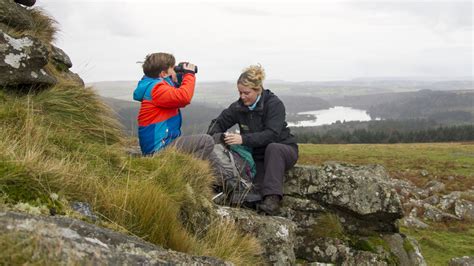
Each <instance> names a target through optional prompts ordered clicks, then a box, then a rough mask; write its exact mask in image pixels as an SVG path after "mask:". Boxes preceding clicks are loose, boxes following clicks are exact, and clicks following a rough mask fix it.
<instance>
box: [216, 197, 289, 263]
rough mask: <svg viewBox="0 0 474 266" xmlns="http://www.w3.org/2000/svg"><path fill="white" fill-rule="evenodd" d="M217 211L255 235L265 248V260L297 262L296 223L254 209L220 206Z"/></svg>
mask: <svg viewBox="0 0 474 266" xmlns="http://www.w3.org/2000/svg"><path fill="white" fill-rule="evenodd" d="M217 213H218V214H219V215H220V216H221V217H222V218H224V219H230V220H233V221H235V223H236V224H237V226H238V227H239V228H240V229H241V230H242V231H243V232H246V233H250V234H252V235H254V236H255V237H256V238H257V239H258V240H259V242H260V244H261V245H262V247H263V248H264V251H263V254H262V255H263V257H264V258H265V261H266V262H268V263H269V264H273V265H291V264H294V263H295V253H294V248H295V231H296V224H295V223H294V222H292V221H290V220H288V219H285V218H283V217H278V216H262V215H258V214H257V213H255V212H254V211H250V210H245V209H239V208H231V207H225V206H219V207H218V209H217Z"/></svg>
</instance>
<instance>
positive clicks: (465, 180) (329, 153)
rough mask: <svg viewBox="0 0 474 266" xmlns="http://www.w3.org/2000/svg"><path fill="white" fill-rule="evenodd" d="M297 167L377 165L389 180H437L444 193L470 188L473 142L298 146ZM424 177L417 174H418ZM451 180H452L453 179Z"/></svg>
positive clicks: (473, 172)
mask: <svg viewBox="0 0 474 266" xmlns="http://www.w3.org/2000/svg"><path fill="white" fill-rule="evenodd" d="M299 147H300V158H299V160H298V164H322V163H324V162H326V161H341V162H348V163H353V164H381V165H383V166H384V167H385V168H386V169H387V171H388V172H389V174H390V176H391V177H393V178H399V179H407V180H411V181H412V182H413V183H414V184H416V185H417V186H423V185H424V184H425V183H426V182H427V181H429V180H433V179H436V180H440V181H441V182H443V183H445V184H446V190H447V191H463V190H466V189H470V188H473V186H474V142H469V143H415V144H413V143H409V144H407V143H403V144H300V145H299ZM422 170H426V171H428V175H426V176H423V175H421V171H422ZM453 177H454V178H453Z"/></svg>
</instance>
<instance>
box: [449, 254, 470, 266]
mask: <svg viewBox="0 0 474 266" xmlns="http://www.w3.org/2000/svg"><path fill="white" fill-rule="evenodd" d="M448 265H449V266H472V265H474V257H471V256H464V257H460V258H452V259H451V260H449V264H448Z"/></svg>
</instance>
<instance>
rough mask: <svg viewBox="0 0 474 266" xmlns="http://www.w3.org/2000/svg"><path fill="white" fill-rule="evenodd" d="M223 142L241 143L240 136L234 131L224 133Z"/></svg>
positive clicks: (229, 143) (230, 143)
mask: <svg viewBox="0 0 474 266" xmlns="http://www.w3.org/2000/svg"><path fill="white" fill-rule="evenodd" d="M224 136H225V137H224V142H225V143H226V144H228V145H237V144H242V136H241V135H240V134H234V133H224Z"/></svg>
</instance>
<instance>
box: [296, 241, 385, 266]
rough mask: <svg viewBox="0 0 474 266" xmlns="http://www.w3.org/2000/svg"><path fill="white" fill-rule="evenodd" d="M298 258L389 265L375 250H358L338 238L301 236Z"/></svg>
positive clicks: (351, 263) (349, 263) (352, 263)
mask: <svg viewBox="0 0 474 266" xmlns="http://www.w3.org/2000/svg"><path fill="white" fill-rule="evenodd" d="M297 239H298V240H297V241H298V242H301V243H305V244H304V245H298V249H297V254H298V258H303V259H304V260H306V261H317V262H324V263H331V264H335V265H367V266H369V265H388V264H387V262H386V261H385V260H384V258H382V257H381V256H379V255H378V254H375V253H373V252H369V251H364V250H356V249H354V248H352V247H350V246H349V245H347V244H346V243H345V242H344V241H342V240H340V239H337V238H316V239H315V238H311V237H305V236H299V237H298V238H297Z"/></svg>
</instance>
